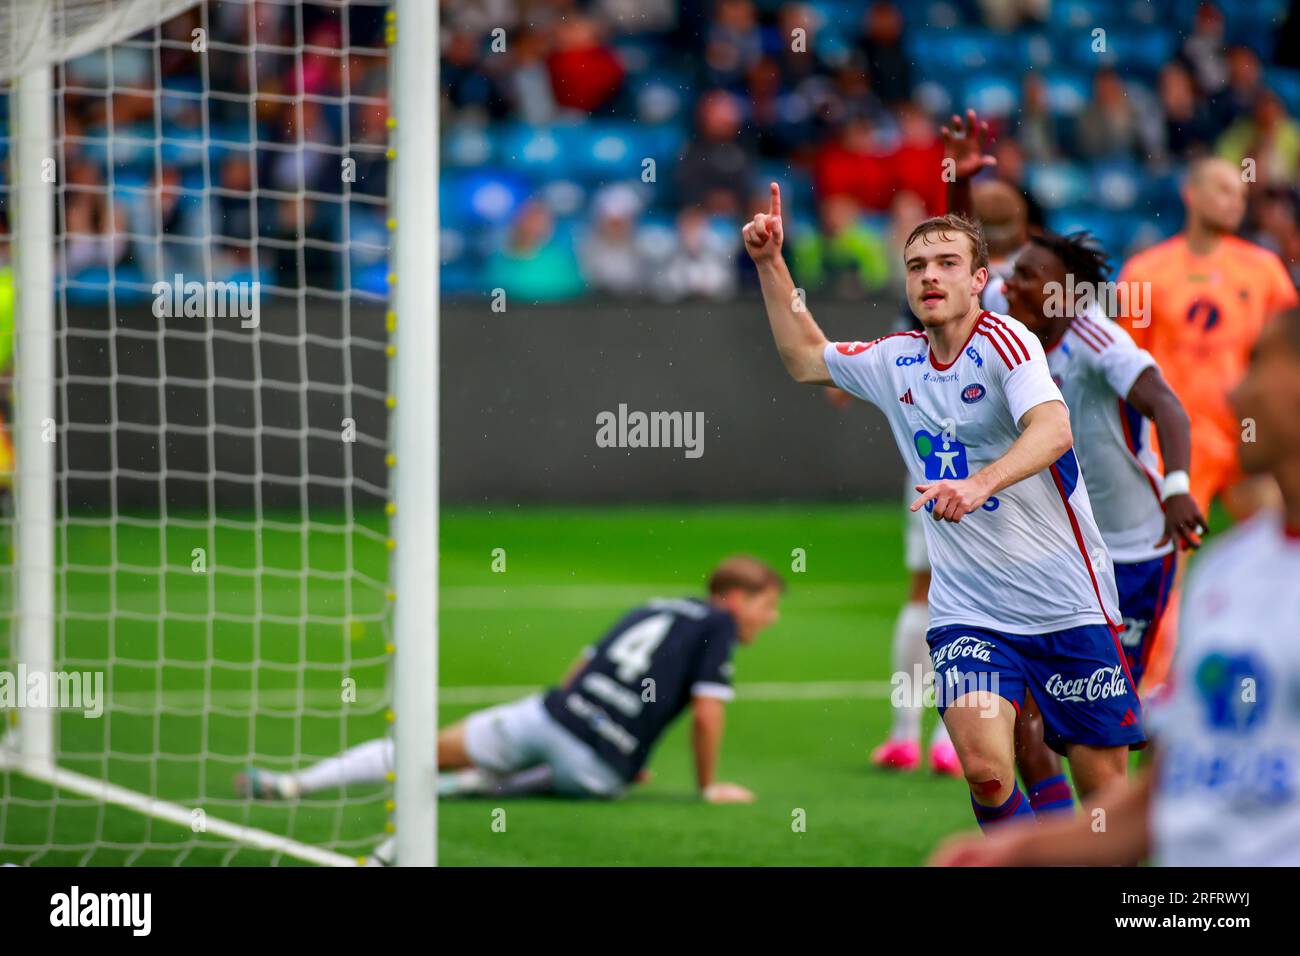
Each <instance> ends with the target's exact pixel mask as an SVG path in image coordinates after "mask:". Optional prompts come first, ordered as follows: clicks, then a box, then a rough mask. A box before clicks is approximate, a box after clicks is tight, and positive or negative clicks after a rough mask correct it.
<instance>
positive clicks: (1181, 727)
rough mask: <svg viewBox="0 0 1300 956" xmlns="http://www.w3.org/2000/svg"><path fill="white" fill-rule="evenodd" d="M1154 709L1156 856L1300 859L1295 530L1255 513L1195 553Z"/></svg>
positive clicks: (1299, 608)
mask: <svg viewBox="0 0 1300 956" xmlns="http://www.w3.org/2000/svg"><path fill="white" fill-rule="evenodd" d="M1151 717H1152V723H1151V728H1152V730H1153V731H1154V733H1153V736H1154V737H1155V739H1156V742H1157V746H1158V750H1157V753H1158V755H1159V759H1160V769H1159V773H1160V776H1159V778H1158V779H1157V780H1156V784H1155V790H1154V793H1153V806H1152V818H1151V824H1152V831H1153V840H1154V855H1155V858H1156V860H1157V861H1158V862H1159V863H1161V864H1164V865H1167V866H1300V531H1290V532H1287V531H1286V530H1284V528H1283V525H1282V522H1281V519H1280V518H1279V517H1278V516H1277V515H1275V514H1271V513H1270V514H1264V515H1260V516H1258V517H1256V518H1253V519H1251V520H1250V521H1248V522H1246V523H1244V524H1242V525H1240V526H1238V527H1237V528H1235V529H1233V530H1232V531H1230V532H1228V533H1227V534H1226V535H1224V537H1223V539H1222V540H1221V541H1219V542H1217V543H1215V544H1213V545H1211V546H1210V547H1208V548H1207V549H1206V550H1205V553H1203V554H1202V555H1201V556H1200V557H1199V558H1198V560H1197V561H1196V563H1195V564H1194V565H1193V566H1192V571H1191V574H1190V575H1189V578H1188V583H1187V586H1186V588H1185V590H1184V592H1183V603H1182V612H1181V613H1180V614H1179V631H1178V651H1177V653H1176V655H1175V658H1174V668H1173V675H1172V679H1171V681H1170V684H1169V685H1168V686H1167V688H1166V692H1165V693H1164V694H1162V695H1161V697H1160V700H1159V701H1158V702H1157V703H1156V704H1155V705H1154V706H1153V707H1152V711H1151Z"/></svg>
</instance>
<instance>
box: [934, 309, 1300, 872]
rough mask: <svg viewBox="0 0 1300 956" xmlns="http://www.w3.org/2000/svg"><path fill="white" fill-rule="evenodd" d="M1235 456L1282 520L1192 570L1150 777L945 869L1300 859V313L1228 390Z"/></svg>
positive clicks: (939, 859) (1252, 526)
mask: <svg viewBox="0 0 1300 956" xmlns="http://www.w3.org/2000/svg"><path fill="white" fill-rule="evenodd" d="M1231 402H1232V406H1233V409H1234V411H1235V413H1236V417H1237V418H1238V420H1240V421H1242V422H1244V423H1246V424H1245V426H1243V427H1245V428H1248V429H1249V431H1247V432H1243V435H1242V441H1241V442H1240V444H1238V446H1237V454H1238V458H1239V459H1240V463H1241V466H1242V469H1243V470H1244V471H1245V472H1246V473H1247V474H1248V475H1264V474H1268V475H1272V476H1273V477H1274V478H1275V479H1276V480H1277V482H1278V485H1279V486H1280V488H1281V491H1282V501H1283V505H1282V512H1281V513H1280V514H1278V513H1275V512H1271V511H1264V512H1262V513H1260V514H1258V515H1257V516H1256V517H1254V518H1251V519H1250V520H1248V521H1246V522H1244V523H1243V524H1241V525H1239V526H1238V527H1236V528H1234V529H1233V530H1232V531H1230V532H1228V533H1227V534H1226V535H1225V536H1224V537H1223V539H1222V540H1221V541H1218V542H1216V543H1215V544H1213V545H1211V546H1210V547H1209V548H1207V549H1206V553H1205V554H1203V555H1202V556H1201V558H1200V559H1199V560H1198V561H1197V562H1196V563H1195V564H1194V565H1193V566H1192V569H1191V573H1190V575H1189V581H1188V584H1187V586H1186V589H1185V591H1184V594H1183V613H1182V615H1181V622H1182V623H1181V628H1180V633H1179V645H1178V650H1177V652H1176V656H1175V660H1174V668H1173V677H1172V679H1171V681H1170V684H1169V686H1168V690H1167V694H1166V696H1165V697H1164V698H1163V699H1162V701H1161V702H1160V704H1159V706H1158V708H1157V710H1156V711H1155V714H1154V718H1153V727H1154V730H1155V736H1156V741H1157V743H1156V754H1155V760H1154V761H1153V766H1152V767H1151V769H1150V771H1149V772H1144V773H1143V774H1142V776H1141V777H1139V778H1138V779H1137V780H1136V781H1134V782H1133V783H1131V784H1129V783H1127V782H1122V783H1117V784H1116V785H1115V787H1114V789H1113V790H1112V791H1109V792H1107V793H1106V794H1105V795H1104V796H1103V797H1102V798H1101V799H1100V800H1099V803H1100V805H1101V806H1103V807H1104V808H1105V809H1106V824H1107V825H1106V827H1105V828H1104V829H1102V830H1100V831H1095V830H1094V828H1093V826H1092V819H1091V817H1076V818H1072V819H1065V818H1061V819H1058V820H1056V821H1053V822H1050V823H1044V824H1041V825H1039V826H1033V827H1023V828H1022V827H1007V828H1004V829H1002V830H1000V831H999V832H998V833H997V834H995V835H993V836H992V837H990V838H987V839H986V838H983V837H978V836H974V835H972V836H963V837H957V838H955V839H953V840H950V841H949V842H948V843H946V844H945V845H944V846H943V847H942V848H941V849H940V850H939V851H938V852H937V853H936V854H935V857H934V861H933V862H935V863H936V864H940V865H949V866H1016V865H1020V866H1049V865H1095V866H1111V865H1115V864H1130V863H1137V862H1139V861H1141V860H1143V859H1146V858H1147V857H1151V858H1152V859H1153V860H1154V861H1155V862H1157V863H1160V864H1163V865H1167V866H1297V865H1300V710H1297V708H1296V699H1295V688H1296V687H1300V634H1298V633H1297V629H1296V622H1297V621H1300V310H1292V311H1290V312H1287V313H1284V314H1282V315H1281V316H1279V317H1278V318H1277V319H1275V320H1273V321H1272V322H1270V323H1269V324H1268V325H1267V326H1266V327H1265V329H1264V331H1263V332H1262V334H1261V335H1260V337H1259V340H1258V342H1257V343H1256V345H1255V349H1254V352H1253V355H1252V357H1251V362H1250V366H1249V367H1248V369H1247V371H1246V374H1245V378H1244V379H1243V380H1242V381H1241V382H1240V383H1239V384H1238V385H1237V386H1236V388H1235V389H1234V390H1233V391H1232V393H1231Z"/></svg>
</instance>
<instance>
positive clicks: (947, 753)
mask: <svg viewBox="0 0 1300 956" xmlns="http://www.w3.org/2000/svg"><path fill="white" fill-rule="evenodd" d="M930 769H931V770H933V771H934V772H935V773H937V774H939V775H940V776H947V777H960V776H961V775H962V774H961V761H960V760H958V759H957V748H956V747H954V746H953V745H952V741H951V740H940V741H938V742H937V743H934V744H932V745H931V746H930Z"/></svg>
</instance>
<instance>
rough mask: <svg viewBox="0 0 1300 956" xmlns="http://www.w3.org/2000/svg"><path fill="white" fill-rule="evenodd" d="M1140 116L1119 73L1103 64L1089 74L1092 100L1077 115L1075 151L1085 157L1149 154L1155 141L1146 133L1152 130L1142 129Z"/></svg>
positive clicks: (1105, 157) (1106, 157)
mask: <svg viewBox="0 0 1300 956" xmlns="http://www.w3.org/2000/svg"><path fill="white" fill-rule="evenodd" d="M1141 115H1142V114H1141V113H1140V112H1139V110H1138V107H1137V105H1136V104H1135V103H1134V102H1133V100H1132V98H1130V96H1129V90H1128V89H1127V88H1126V87H1125V85H1124V82H1123V81H1122V80H1121V79H1120V78H1119V74H1118V73H1116V72H1115V71H1114V70H1112V69H1109V68H1107V67H1103V68H1102V69H1100V70H1098V71H1097V72H1096V73H1095V74H1093V78H1092V102H1091V103H1089V104H1088V108H1087V109H1086V110H1084V112H1083V114H1082V115H1081V116H1080V117H1079V122H1078V127H1077V129H1076V132H1075V138H1076V140H1077V146H1078V148H1079V152H1080V153H1082V154H1083V155H1084V156H1086V157H1088V158H1089V159H1120V158H1125V159H1136V158H1138V157H1139V156H1141V157H1145V156H1149V155H1150V154H1151V153H1152V152H1153V151H1154V150H1153V149H1152V148H1151V147H1152V146H1153V145H1155V144H1154V143H1153V142H1150V141H1148V140H1147V139H1146V136H1149V135H1151V133H1154V130H1151V131H1149V132H1145V131H1144V127H1143V124H1142V122H1141ZM1147 115H1150V114H1149V113H1148V114H1147Z"/></svg>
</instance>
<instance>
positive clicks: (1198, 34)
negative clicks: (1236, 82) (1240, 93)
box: [1179, 3, 1228, 95]
mask: <svg viewBox="0 0 1300 956" xmlns="http://www.w3.org/2000/svg"><path fill="white" fill-rule="evenodd" d="M1223 47H1224V42H1223V14H1222V13H1221V12H1220V11H1219V8H1218V7H1216V6H1215V5H1214V4H1212V3H1202V4H1201V5H1200V6H1199V7H1197V8H1196V21H1195V23H1194V24H1193V26H1192V32H1191V35H1190V36H1188V37H1187V39H1186V40H1184V41H1183V46H1182V49H1181V50H1180V51H1179V52H1180V53H1181V55H1182V57H1183V59H1184V60H1186V61H1187V62H1188V63H1189V64H1191V68H1192V72H1193V73H1194V74H1195V79H1196V85H1197V86H1198V87H1200V89H1201V91H1202V92H1203V93H1206V94H1209V95H1213V94H1215V93H1217V92H1219V90H1221V89H1223V87H1224V84H1226V83H1227V82H1228V67H1227V64H1226V63H1225V61H1224V55H1223Z"/></svg>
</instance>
